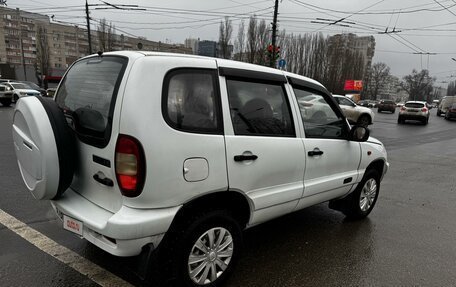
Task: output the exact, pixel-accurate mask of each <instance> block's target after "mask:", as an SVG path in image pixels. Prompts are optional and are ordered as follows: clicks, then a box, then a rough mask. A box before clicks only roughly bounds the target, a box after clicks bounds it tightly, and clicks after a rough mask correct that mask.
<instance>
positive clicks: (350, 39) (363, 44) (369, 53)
mask: <svg viewBox="0 0 456 287" xmlns="http://www.w3.org/2000/svg"><path fill="white" fill-rule="evenodd" d="M328 41H329V45H330V46H331V45H333V46H335V47H337V49H340V50H348V51H351V52H358V53H360V54H361V55H362V56H363V61H364V71H363V74H364V75H366V73H367V72H368V71H369V69H370V67H371V65H372V58H373V57H374V53H375V38H374V37H373V36H363V37H359V36H356V35H355V34H352V33H349V34H337V35H334V36H331V37H329V38H328Z"/></svg>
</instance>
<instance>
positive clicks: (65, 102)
mask: <svg viewBox="0 0 456 287" xmlns="http://www.w3.org/2000/svg"><path fill="white" fill-rule="evenodd" d="M127 62H128V60H127V58H124V57H113V56H104V57H92V58H88V59H84V60H81V61H79V62H77V63H75V64H74V65H73V66H72V67H71V69H70V70H69V71H68V73H67V74H66V76H65V78H64V79H63V81H62V83H61V84H60V86H59V89H58V92H57V95H56V97H55V100H56V102H57V104H58V105H59V106H60V107H61V108H62V109H63V111H64V113H65V115H66V116H67V117H68V118H71V119H72V120H73V127H74V129H75V130H76V132H77V134H78V136H79V138H80V139H81V140H82V141H83V142H86V143H88V144H91V145H94V146H98V147H104V146H106V145H107V144H108V142H109V138H110V135H111V126H112V115H113V112H114V106H115V100H116V97H117V91H118V89H119V85H120V82H121V80H122V77H123V74H124V72H125V68H126V66H127Z"/></svg>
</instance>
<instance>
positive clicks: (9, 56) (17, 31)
mask: <svg viewBox="0 0 456 287" xmlns="http://www.w3.org/2000/svg"><path fill="white" fill-rule="evenodd" d="M92 29H93V30H92V31H91V32H92V33H91V40H92V52H94V53H95V52H97V51H99V50H102V48H101V46H102V45H100V42H99V37H98V31H97V30H96V28H95V29H94V28H92ZM112 36H113V37H112V39H113V43H111V44H112V50H144V51H160V52H170V53H184V54H192V49H191V48H186V47H185V46H184V45H180V44H167V43H162V42H155V41H149V40H147V39H145V38H136V37H129V36H126V35H123V34H121V35H119V34H113V35H112ZM40 49H41V50H42V51H40ZM46 50H48V52H46ZM43 54H46V56H43ZM88 54H90V52H89V42H88V33H87V30H86V29H85V28H83V27H78V26H72V25H65V24H61V23H56V22H55V21H52V20H51V19H49V17H48V16H46V15H42V14H37V13H31V12H27V11H23V10H19V9H10V8H6V7H0V76H1V77H3V78H6V77H9V78H15V79H18V80H23V79H27V80H30V81H34V82H36V81H37V77H39V76H40V71H41V69H42V67H43V64H42V62H43V61H45V62H47V63H46V64H45V65H44V66H46V67H47V68H46V69H45V70H47V73H48V75H46V76H48V77H54V78H56V79H58V78H59V77H61V75H62V74H63V73H64V71H65V70H66V69H67V68H68V67H69V66H70V65H71V64H72V63H73V62H74V61H75V60H77V59H78V58H80V57H83V56H86V55H88Z"/></svg>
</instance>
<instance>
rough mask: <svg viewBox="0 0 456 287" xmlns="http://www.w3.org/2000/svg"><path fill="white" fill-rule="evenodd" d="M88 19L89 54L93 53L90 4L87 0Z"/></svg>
mask: <svg viewBox="0 0 456 287" xmlns="http://www.w3.org/2000/svg"><path fill="white" fill-rule="evenodd" d="M86 20H87V35H88V37H89V39H88V40H89V54H92V37H91V36H90V17H89V4H88V3H87V0H86Z"/></svg>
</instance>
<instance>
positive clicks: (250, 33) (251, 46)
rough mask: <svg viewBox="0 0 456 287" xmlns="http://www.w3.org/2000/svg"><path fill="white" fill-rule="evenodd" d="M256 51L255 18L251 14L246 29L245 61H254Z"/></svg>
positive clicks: (256, 32)
mask: <svg viewBox="0 0 456 287" xmlns="http://www.w3.org/2000/svg"><path fill="white" fill-rule="evenodd" d="M257 51H258V31H257V19H256V17H255V16H251V17H250V20H249V26H248V29H247V62H249V63H254V62H255V58H256V54H257Z"/></svg>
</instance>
